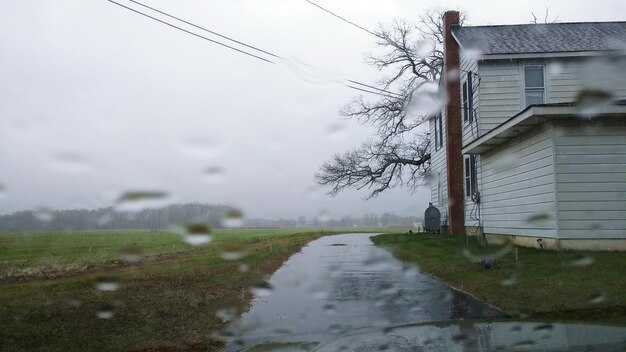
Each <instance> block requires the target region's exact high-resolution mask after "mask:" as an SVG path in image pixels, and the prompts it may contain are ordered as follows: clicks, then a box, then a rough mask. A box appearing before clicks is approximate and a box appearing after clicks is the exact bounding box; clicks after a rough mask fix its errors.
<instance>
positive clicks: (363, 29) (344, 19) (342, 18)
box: [305, 0, 377, 37]
mask: <svg viewBox="0 0 626 352" xmlns="http://www.w3.org/2000/svg"><path fill="white" fill-rule="evenodd" d="M305 1H306V2H308V3H309V4H311V5H313V6H315V7H317V8H319V9H320V10H322V11H324V12H327V13H329V14H331V15H333V16H335V17H337V18H338V19H340V20H342V21H344V22H347V23H349V24H351V25H353V26H355V27H356V28H358V29H360V30H362V31H365V32H367V33H369V34H371V35H373V36H375V37H377V35H376V33H374V32H372V31H370V30H368V29H366V28H363V27H361V26H359V25H358V24H356V23H354V22H352V21H350V20H347V19H346V18H344V17H341V16H339V15H338V14H336V13H334V12H332V11H330V10H327V9H325V8H323V7H321V6H320V5H318V4H316V3H314V2H312V1H310V0H305Z"/></svg>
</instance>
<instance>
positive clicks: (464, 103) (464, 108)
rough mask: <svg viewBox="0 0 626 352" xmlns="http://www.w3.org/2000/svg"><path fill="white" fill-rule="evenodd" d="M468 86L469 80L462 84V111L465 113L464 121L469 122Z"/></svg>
mask: <svg viewBox="0 0 626 352" xmlns="http://www.w3.org/2000/svg"><path fill="white" fill-rule="evenodd" d="M468 95H469V92H468V87H467V80H466V81H464V82H463V83H462V84H461V113H462V114H463V123H465V124H467V123H469V122H470V119H469V114H468V113H467V112H468V111H467V110H468V106H469V100H468Z"/></svg>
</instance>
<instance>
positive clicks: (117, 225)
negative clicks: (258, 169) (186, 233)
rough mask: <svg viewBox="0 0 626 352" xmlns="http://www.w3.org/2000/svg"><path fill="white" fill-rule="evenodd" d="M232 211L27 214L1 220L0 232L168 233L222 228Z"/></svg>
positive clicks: (176, 208)
mask: <svg viewBox="0 0 626 352" xmlns="http://www.w3.org/2000/svg"><path fill="white" fill-rule="evenodd" d="M230 210H231V209H230V208H228V207H226V206H222V205H207V204H200V203H189V204H173V205H169V206H166V207H163V208H159V209H144V210H142V211H139V212H135V213H124V212H116V211H115V209H114V208H113V207H108V208H100V209H95V210H87V209H78V210H38V211H32V210H26V211H20V212H16V213H13V214H10V215H1V216H0V231H77V230H114V229H153V230H157V229H166V228H168V227H170V226H171V225H175V224H188V223H203V224H209V225H211V226H213V227H221V226H222V218H223V216H224V215H225V214H226V213H227V212H228V211H230Z"/></svg>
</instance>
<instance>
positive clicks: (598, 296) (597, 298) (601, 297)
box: [589, 292, 606, 304]
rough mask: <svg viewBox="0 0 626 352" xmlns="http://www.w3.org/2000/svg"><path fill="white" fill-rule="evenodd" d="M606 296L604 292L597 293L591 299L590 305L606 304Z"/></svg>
mask: <svg viewBox="0 0 626 352" xmlns="http://www.w3.org/2000/svg"><path fill="white" fill-rule="evenodd" d="M605 299H606V295H605V294H604V293H603V292H597V293H594V294H593V295H591V297H589V303H591V304H598V303H602V302H604V300H605Z"/></svg>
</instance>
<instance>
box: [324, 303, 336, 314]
mask: <svg viewBox="0 0 626 352" xmlns="http://www.w3.org/2000/svg"><path fill="white" fill-rule="evenodd" d="M322 310H323V311H324V314H326V315H333V314H335V306H334V305H332V304H330V303H328V304H325V305H324V306H323V307H322Z"/></svg>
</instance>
